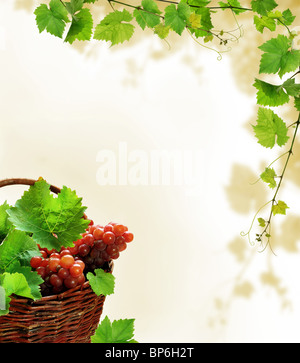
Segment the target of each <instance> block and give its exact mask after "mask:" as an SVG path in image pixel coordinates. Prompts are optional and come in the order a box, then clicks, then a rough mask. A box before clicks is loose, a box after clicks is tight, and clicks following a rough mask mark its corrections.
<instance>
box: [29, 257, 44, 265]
mask: <svg viewBox="0 0 300 363" xmlns="http://www.w3.org/2000/svg"><path fill="white" fill-rule="evenodd" d="M42 261H43V259H42V257H41V256H34V257H32V258H31V260H30V266H31V267H32V268H38V267H39V266H41V264H42Z"/></svg>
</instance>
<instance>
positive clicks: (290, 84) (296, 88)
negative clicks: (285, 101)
mask: <svg viewBox="0 0 300 363" xmlns="http://www.w3.org/2000/svg"><path fill="white" fill-rule="evenodd" d="M282 88H284V89H285V90H286V93H287V94H288V95H289V96H292V97H299V96H300V84H297V83H296V82H295V79H294V78H290V79H287V80H286V81H285V82H284V83H283V84H282Z"/></svg>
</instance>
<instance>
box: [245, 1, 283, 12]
mask: <svg viewBox="0 0 300 363" xmlns="http://www.w3.org/2000/svg"><path fill="white" fill-rule="evenodd" d="M251 6H252V10H253V11H255V12H256V13H258V14H260V15H268V12H269V11H271V10H273V9H275V8H276V6H278V4H277V3H276V2H275V1H274V0H252V1H251Z"/></svg>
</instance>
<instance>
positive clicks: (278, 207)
mask: <svg viewBox="0 0 300 363" xmlns="http://www.w3.org/2000/svg"><path fill="white" fill-rule="evenodd" d="M288 208H289V207H288V206H287V205H286V203H285V202H283V201H282V200H279V201H278V203H277V204H274V205H273V206H272V213H273V215H274V216H275V215H276V214H284V215H285V214H286V210H287V209H288Z"/></svg>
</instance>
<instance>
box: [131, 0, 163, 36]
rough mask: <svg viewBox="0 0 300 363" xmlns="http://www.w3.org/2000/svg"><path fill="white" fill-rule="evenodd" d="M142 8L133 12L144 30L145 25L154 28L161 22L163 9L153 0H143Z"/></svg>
mask: <svg viewBox="0 0 300 363" xmlns="http://www.w3.org/2000/svg"><path fill="white" fill-rule="evenodd" d="M142 7H143V10H142V9H135V10H134V12H133V15H134V17H135V18H136V21H137V22H138V24H139V26H140V27H141V28H142V29H143V30H144V29H145V27H146V26H147V27H149V28H153V27H155V26H156V25H158V24H159V23H160V16H159V14H161V11H160V10H159V8H158V6H157V4H156V3H155V2H154V1H153V0H143V1H142ZM156 14H157V15H156Z"/></svg>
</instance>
